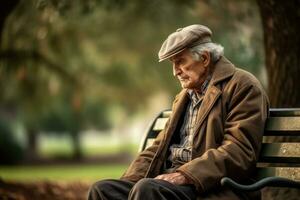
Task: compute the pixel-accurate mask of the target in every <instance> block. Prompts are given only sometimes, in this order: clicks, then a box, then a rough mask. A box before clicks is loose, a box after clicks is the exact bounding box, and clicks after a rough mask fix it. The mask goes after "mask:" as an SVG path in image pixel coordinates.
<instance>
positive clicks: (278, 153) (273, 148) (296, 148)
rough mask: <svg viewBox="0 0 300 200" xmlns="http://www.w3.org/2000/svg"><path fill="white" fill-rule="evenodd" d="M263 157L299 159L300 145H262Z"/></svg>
mask: <svg viewBox="0 0 300 200" xmlns="http://www.w3.org/2000/svg"><path fill="white" fill-rule="evenodd" d="M260 155H261V157H289V158H290V157H298V158H300V144H298V143H272V144H262V149H261V153H260Z"/></svg>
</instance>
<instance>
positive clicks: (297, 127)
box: [265, 117, 300, 135]
mask: <svg viewBox="0 0 300 200" xmlns="http://www.w3.org/2000/svg"><path fill="white" fill-rule="evenodd" d="M265 130H266V132H275V131H296V133H297V131H298V134H299V135H300V117H269V118H268V120H267V123H266V127H265Z"/></svg>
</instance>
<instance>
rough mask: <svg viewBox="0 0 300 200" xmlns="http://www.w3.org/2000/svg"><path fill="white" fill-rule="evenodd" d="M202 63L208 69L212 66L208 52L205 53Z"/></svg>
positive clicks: (202, 56)
mask: <svg viewBox="0 0 300 200" xmlns="http://www.w3.org/2000/svg"><path fill="white" fill-rule="evenodd" d="M201 61H202V63H203V66H204V67H208V66H209V64H210V53H209V52H208V51H204V52H203V53H202V55H201Z"/></svg>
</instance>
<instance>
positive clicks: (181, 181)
mask: <svg viewBox="0 0 300 200" xmlns="http://www.w3.org/2000/svg"><path fill="white" fill-rule="evenodd" d="M155 179H161V180H165V181H168V182H170V183H172V184H175V185H185V184H192V181H191V180H189V179H188V178H186V177H185V176H184V175H182V174H181V173H180V172H174V173H170V174H161V175H158V176H157V177H155Z"/></svg>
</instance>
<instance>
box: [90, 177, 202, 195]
mask: <svg viewBox="0 0 300 200" xmlns="http://www.w3.org/2000/svg"><path fill="white" fill-rule="evenodd" d="M196 198H197V192H196V189H195V188H194V186H193V185H174V184H172V183H169V182H167V181H164V180H157V179H153V178H143V179H141V180H140V181H138V182H137V183H134V182H130V181H125V180H115V179H108V180H102V181H98V182H96V183H95V184H94V185H93V186H92V187H91V188H90V191H89V194H88V200H100V199H101V200H121V199H122V200H124V199H131V200H147V199H149V200H150V199H151V200H156V199H163V200H167V199H170V200H192V199H194V200H195V199H196Z"/></svg>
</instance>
